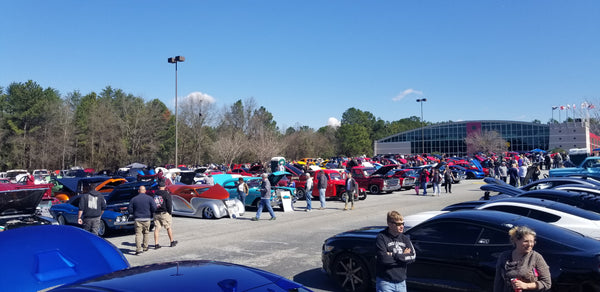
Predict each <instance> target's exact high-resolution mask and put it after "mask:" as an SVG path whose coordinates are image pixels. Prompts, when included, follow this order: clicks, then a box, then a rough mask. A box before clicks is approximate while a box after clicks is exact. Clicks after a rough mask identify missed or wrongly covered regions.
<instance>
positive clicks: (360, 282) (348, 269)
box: [332, 253, 371, 292]
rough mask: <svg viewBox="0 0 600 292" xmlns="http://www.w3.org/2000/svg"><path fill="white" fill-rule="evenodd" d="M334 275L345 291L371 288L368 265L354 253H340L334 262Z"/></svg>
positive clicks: (354, 291) (359, 291)
mask: <svg viewBox="0 0 600 292" xmlns="http://www.w3.org/2000/svg"><path fill="white" fill-rule="evenodd" d="M332 275H333V277H334V280H335V282H336V283H338V285H340V287H342V290H344V291H353V292H362V291H367V290H368V289H369V288H371V276H370V273H369V269H368V268H367V265H365V264H364V263H363V261H362V260H360V259H359V258H358V257H357V256H355V255H353V254H349V253H345V254H341V255H339V256H338V257H337V258H336V259H335V261H334V262H333V267H332Z"/></svg>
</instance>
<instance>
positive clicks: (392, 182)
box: [350, 164, 402, 194]
mask: <svg viewBox="0 0 600 292" xmlns="http://www.w3.org/2000/svg"><path fill="white" fill-rule="evenodd" d="M396 167H398V165H395V164H390V165H385V166H382V167H380V168H378V169H375V168H374V167H365V166H355V167H353V168H352V169H351V170H350V172H351V173H352V177H353V178H354V179H355V180H356V182H357V183H358V185H359V186H360V187H361V188H365V189H367V190H369V192H371V193H372V194H379V193H380V192H386V193H391V192H393V191H396V190H399V189H400V188H401V187H402V186H401V185H400V181H399V180H398V178H395V177H390V176H388V172H389V171H390V170H392V169H394V168H396Z"/></svg>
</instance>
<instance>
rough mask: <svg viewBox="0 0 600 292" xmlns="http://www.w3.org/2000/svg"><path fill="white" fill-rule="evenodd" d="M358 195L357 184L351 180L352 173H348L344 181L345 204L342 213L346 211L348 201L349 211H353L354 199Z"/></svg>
mask: <svg viewBox="0 0 600 292" xmlns="http://www.w3.org/2000/svg"><path fill="white" fill-rule="evenodd" d="M357 194H358V183H356V180H355V179H354V178H352V173H348V178H347V179H346V204H345V205H344V211H346V210H348V200H350V202H351V207H350V210H354V197H355V196H357Z"/></svg>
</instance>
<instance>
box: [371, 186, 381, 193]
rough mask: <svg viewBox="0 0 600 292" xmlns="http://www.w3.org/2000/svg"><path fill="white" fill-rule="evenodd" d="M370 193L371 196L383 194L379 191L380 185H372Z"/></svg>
mask: <svg viewBox="0 0 600 292" xmlns="http://www.w3.org/2000/svg"><path fill="white" fill-rule="evenodd" d="M369 192H371V194H379V192H381V190H380V189H379V186H378V185H370V186H369Z"/></svg>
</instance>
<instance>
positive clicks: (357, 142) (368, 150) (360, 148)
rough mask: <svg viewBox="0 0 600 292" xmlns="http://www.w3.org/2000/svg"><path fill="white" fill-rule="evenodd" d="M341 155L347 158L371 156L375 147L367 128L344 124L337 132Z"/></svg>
mask: <svg viewBox="0 0 600 292" xmlns="http://www.w3.org/2000/svg"><path fill="white" fill-rule="evenodd" d="M337 138H338V140H339V142H340V151H341V154H344V155H346V156H351V157H352V156H359V155H363V154H365V155H367V156H371V155H372V153H373V147H372V143H371V140H370V138H369V132H368V130H367V128H365V127H364V126H362V125H358V124H350V125H347V124H346V125H345V124H342V125H341V126H340V127H339V128H338V130H337Z"/></svg>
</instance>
